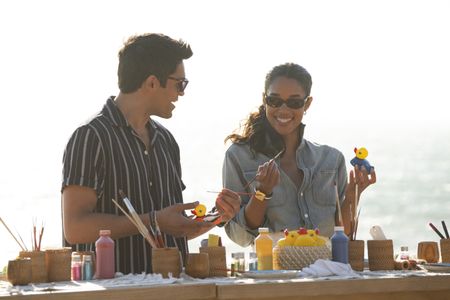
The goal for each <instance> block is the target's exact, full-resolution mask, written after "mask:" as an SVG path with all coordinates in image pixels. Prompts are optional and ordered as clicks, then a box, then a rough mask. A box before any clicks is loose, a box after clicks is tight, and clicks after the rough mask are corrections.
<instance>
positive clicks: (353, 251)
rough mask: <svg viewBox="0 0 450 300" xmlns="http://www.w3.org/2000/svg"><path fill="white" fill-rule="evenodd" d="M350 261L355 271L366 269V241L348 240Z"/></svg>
mask: <svg viewBox="0 0 450 300" xmlns="http://www.w3.org/2000/svg"><path fill="white" fill-rule="evenodd" d="M348 263H349V264H350V265H351V266H352V269H353V270H355V271H363V270H364V241H363V240H355V241H348Z"/></svg>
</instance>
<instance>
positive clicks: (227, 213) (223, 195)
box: [216, 189, 241, 222]
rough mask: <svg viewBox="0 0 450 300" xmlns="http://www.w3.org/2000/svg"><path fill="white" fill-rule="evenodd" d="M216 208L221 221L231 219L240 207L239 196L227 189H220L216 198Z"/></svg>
mask: <svg viewBox="0 0 450 300" xmlns="http://www.w3.org/2000/svg"><path fill="white" fill-rule="evenodd" d="M216 208H217V210H218V212H219V213H220V216H221V217H222V221H223V222H228V221H229V220H231V219H232V218H233V217H234V216H235V215H236V214H237V213H238V212H239V210H240V209H241V197H240V196H239V195H238V194H237V193H235V192H233V191H232V190H229V189H222V191H221V192H220V193H219V194H218V195H217V198H216Z"/></svg>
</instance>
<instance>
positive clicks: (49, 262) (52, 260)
mask: <svg viewBox="0 0 450 300" xmlns="http://www.w3.org/2000/svg"><path fill="white" fill-rule="evenodd" d="M45 262H46V266H47V276H48V281H49V282H53V281H70V276H71V273H70V266H71V262H72V248H68V247H67V248H59V249H47V250H45Z"/></svg>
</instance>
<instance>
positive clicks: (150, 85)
mask: <svg viewBox="0 0 450 300" xmlns="http://www.w3.org/2000/svg"><path fill="white" fill-rule="evenodd" d="M160 86H161V83H160V82H159V79H158V78H156V76H155V75H150V76H148V77H147V79H145V81H144V83H143V87H144V88H146V89H155V88H159V87H160Z"/></svg>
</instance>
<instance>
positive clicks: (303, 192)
mask: <svg viewBox="0 0 450 300" xmlns="http://www.w3.org/2000/svg"><path fill="white" fill-rule="evenodd" d="M311 85H312V80H311V75H310V74H309V73H308V71H306V70H305V69H304V68H303V67H301V66H299V65H297V64H293V63H287V64H283V65H279V66H276V67H275V68H273V69H272V70H271V71H270V72H269V73H268V74H267V76H266V81H265V87H264V93H263V104H262V105H261V106H260V107H259V110H258V111H257V112H254V113H252V114H250V116H249V118H248V120H247V121H246V123H245V124H244V128H243V132H242V135H241V134H231V135H229V136H228V137H227V138H226V139H225V141H227V140H231V141H232V143H233V144H232V145H231V146H230V147H229V149H228V150H227V152H226V155H225V160H224V165H223V180H224V186H225V187H226V188H228V189H231V190H233V191H237V192H242V193H248V196H247V195H244V196H243V197H242V205H241V209H240V211H239V213H238V214H237V215H236V216H235V218H233V220H232V221H230V222H229V223H228V224H227V225H226V227H225V229H226V232H227V234H228V236H229V237H230V238H231V239H232V240H233V241H234V242H236V243H237V244H239V245H241V246H243V247H245V246H248V245H250V244H251V243H252V242H253V240H254V238H255V236H256V235H257V234H258V233H257V230H258V227H269V229H270V231H271V232H277V231H280V230H284V229H286V228H287V229H289V230H293V229H298V228H299V227H306V228H308V229H313V228H319V230H320V232H321V234H322V235H325V236H331V235H332V233H333V228H334V225H335V224H336V223H339V222H340V220H339V216H338V213H337V212H338V210H337V209H336V208H337V205H336V191H337V193H338V194H339V199H340V207H341V211H342V221H343V224H344V226H345V228H346V232H347V233H348V232H349V230H350V229H349V228H350V219H351V213H350V208H351V207H355V206H354V205H355V185H356V184H357V185H358V190H359V192H362V191H363V190H364V189H365V188H366V187H367V186H369V185H370V184H372V183H375V181H376V174H375V171H374V170H373V169H372V170H365V169H364V168H362V169H361V170H360V169H358V168H357V167H355V169H354V170H352V171H350V176H349V177H350V178H349V182H348V183H347V171H346V167H345V159H344V156H343V155H342V153H341V152H340V151H338V150H336V149H334V148H332V147H329V146H325V145H318V144H315V143H312V142H309V141H307V140H305V139H304V138H303V131H304V128H305V125H304V124H303V123H302V118H303V115H304V114H306V112H307V111H308V109H309V107H310V106H311V103H312V100H313V98H312V97H311V96H310V91H311ZM280 153H281V154H280ZM369 172H370V173H369ZM253 179H255V180H253ZM351 204H352V205H353V206H352V205H351Z"/></svg>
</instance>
